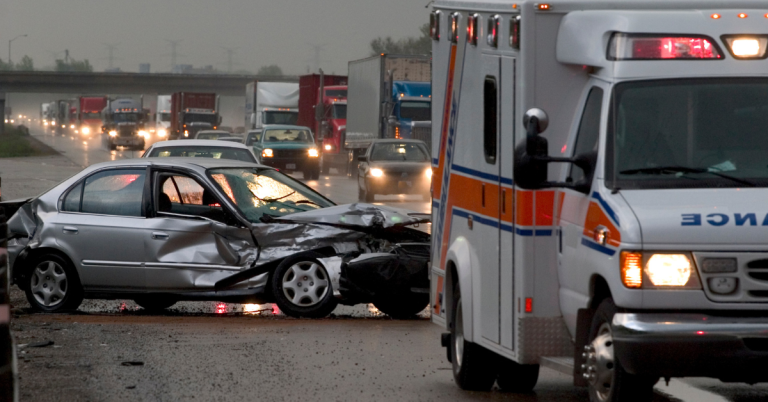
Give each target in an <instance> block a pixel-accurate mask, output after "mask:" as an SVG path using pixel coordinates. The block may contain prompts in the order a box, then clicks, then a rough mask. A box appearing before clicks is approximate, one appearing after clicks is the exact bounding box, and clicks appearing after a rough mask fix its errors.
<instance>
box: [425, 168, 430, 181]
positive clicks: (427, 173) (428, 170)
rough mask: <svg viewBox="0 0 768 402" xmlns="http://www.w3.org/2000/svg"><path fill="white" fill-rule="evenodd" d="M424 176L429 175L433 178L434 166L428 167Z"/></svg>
mask: <svg viewBox="0 0 768 402" xmlns="http://www.w3.org/2000/svg"><path fill="white" fill-rule="evenodd" d="M424 176H427V178H428V179H431V178H432V168H427V170H425V171H424Z"/></svg>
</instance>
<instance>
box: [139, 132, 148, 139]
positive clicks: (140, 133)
mask: <svg viewBox="0 0 768 402" xmlns="http://www.w3.org/2000/svg"><path fill="white" fill-rule="evenodd" d="M139 137H144V138H147V137H149V133H148V132H146V131H144V130H141V131H139Z"/></svg>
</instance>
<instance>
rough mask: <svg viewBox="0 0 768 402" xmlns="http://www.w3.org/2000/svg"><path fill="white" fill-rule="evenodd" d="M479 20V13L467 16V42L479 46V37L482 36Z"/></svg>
mask: <svg viewBox="0 0 768 402" xmlns="http://www.w3.org/2000/svg"><path fill="white" fill-rule="evenodd" d="M479 21H480V16H478V15H477V14H470V16H469V18H467V42H469V43H470V44H471V45H474V46H477V38H478V36H480V33H479V32H478V25H477V24H478V22H479Z"/></svg>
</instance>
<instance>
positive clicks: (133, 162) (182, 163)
mask: <svg viewBox="0 0 768 402" xmlns="http://www.w3.org/2000/svg"><path fill="white" fill-rule="evenodd" d="M121 166H125V167H143V166H158V167H181V168H187V169H191V170H196V171H201V172H202V171H205V170H208V169H216V168H234V167H261V168H269V167H268V166H264V165H260V164H256V163H250V162H243V161H237V160H232V159H214V158H141V159H121V160H118V161H109V162H102V163H95V164H93V165H91V166H89V167H88V169H87V170H89V171H93V170H99V169H103V168H109V167H121Z"/></svg>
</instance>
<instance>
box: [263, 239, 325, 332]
mask: <svg viewBox="0 0 768 402" xmlns="http://www.w3.org/2000/svg"><path fill="white" fill-rule="evenodd" d="M324 257H325V256H323V255H322V254H319V253H315V252H305V253H300V254H297V255H294V256H292V257H288V258H286V259H285V260H284V261H283V262H281V263H280V265H278V267H277V269H276V270H275V272H274V273H272V278H271V285H272V294H273V295H274V297H275V302H276V303H277V306H278V307H280V310H281V311H282V312H283V313H285V314H286V315H289V316H291V317H306V318H323V317H325V316H327V315H328V314H331V312H332V311H333V310H334V309H335V308H336V305H337V304H338V302H337V301H336V298H335V297H334V296H333V289H332V287H331V279H330V277H329V276H328V272H327V271H326V270H325V268H324V267H323V265H322V264H320V263H319V262H318V261H317V260H318V259H319V258H324Z"/></svg>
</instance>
